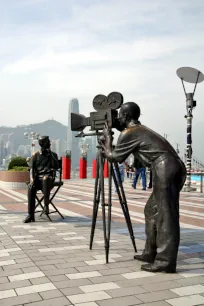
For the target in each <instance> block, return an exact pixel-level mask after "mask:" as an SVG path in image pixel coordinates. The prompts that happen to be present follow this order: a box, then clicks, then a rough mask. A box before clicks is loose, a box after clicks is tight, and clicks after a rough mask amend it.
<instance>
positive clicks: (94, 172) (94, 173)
mask: <svg viewBox="0 0 204 306" xmlns="http://www.w3.org/2000/svg"><path fill="white" fill-rule="evenodd" d="M92 177H93V178H96V159H93V161H92Z"/></svg>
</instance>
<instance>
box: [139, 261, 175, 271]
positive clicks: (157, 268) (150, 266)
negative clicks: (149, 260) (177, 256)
mask: <svg viewBox="0 0 204 306" xmlns="http://www.w3.org/2000/svg"><path fill="white" fill-rule="evenodd" d="M141 270H143V271H147V272H154V273H155V272H166V273H176V267H175V266H168V267H167V266H164V265H159V264H156V263H154V264H146V265H142V266H141Z"/></svg>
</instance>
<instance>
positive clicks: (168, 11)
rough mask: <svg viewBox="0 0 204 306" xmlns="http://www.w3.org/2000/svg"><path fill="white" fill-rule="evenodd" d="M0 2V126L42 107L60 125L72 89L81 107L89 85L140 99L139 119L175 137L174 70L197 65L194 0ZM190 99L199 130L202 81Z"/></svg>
mask: <svg viewBox="0 0 204 306" xmlns="http://www.w3.org/2000/svg"><path fill="white" fill-rule="evenodd" d="M0 10H1V20H0V26H1V32H0V39H1V48H0V100H1V106H0V125H1V126H2V125H6V126H16V125H21V124H29V123H31V122H42V121H45V120H48V119H49V118H52V117H53V118H54V119H55V120H57V121H59V122H62V123H63V124H65V125H67V112H68V103H69V100H70V99H72V98H73V97H77V99H78V100H79V104H80V112H81V113H83V114H84V115H87V116H88V114H89V113H90V111H92V110H93V108H92V100H93V98H94V96H95V95H96V94H98V93H103V94H108V93H110V92H111V91H120V92H121V93H122V94H123V96H124V100H125V101H135V102H137V103H138V104H139V105H140V107H141V111H142V114H143V115H142V116H141V122H142V123H144V124H145V125H147V126H149V127H150V128H152V129H154V130H156V131H157V132H159V133H160V134H161V135H163V134H164V133H165V134H167V135H168V139H169V140H170V141H171V142H174V143H176V142H177V143H180V144H181V145H182V146H183V147H184V146H185V142H186V120H185V119H184V115H185V113H186V109H185V96H184V93H183V89H182V86H181V82H180V80H179V79H178V77H177V76H176V70H177V68H179V67H181V66H192V67H195V68H197V69H200V70H201V71H202V72H203V73H204V64H203V63H204V53H203V50H204V41H203V39H202V37H203V32H204V22H203V20H204V1H203V0H194V1H191V0H165V1H163V0H126V1H125V2H124V1H122V0H103V1H100V0H59V1H55V0H9V1H3V0H1V1H0ZM192 88H193V87H192V86H191V85H190V84H187V90H188V91H191V90H192ZM195 99H196V100H197V107H196V109H195V110H194V113H193V115H194V118H193V125H199V127H200V128H199V129H198V130H199V131H201V132H202V131H204V119H203V114H204V83H201V84H199V85H198V87H197V91H196V95H195ZM193 133H194V129H193ZM194 137H195V138H194ZM199 138H200V136H199V135H194V134H193V140H194V139H199ZM196 150H197V151H200V152H204V143H203V142H202V141H200V142H199V143H197V146H196ZM196 155H197V153H196Z"/></svg>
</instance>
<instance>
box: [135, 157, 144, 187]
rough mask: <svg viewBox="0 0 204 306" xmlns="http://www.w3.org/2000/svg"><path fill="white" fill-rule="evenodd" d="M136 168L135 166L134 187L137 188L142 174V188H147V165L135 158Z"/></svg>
mask: <svg viewBox="0 0 204 306" xmlns="http://www.w3.org/2000/svg"><path fill="white" fill-rule="evenodd" d="M134 168H135V177H134V181H133V184H132V187H133V188H134V189H136V186H137V181H138V178H139V176H140V175H141V178H142V190H146V187H147V179H146V167H145V166H144V165H143V164H142V163H141V162H140V161H139V160H138V159H136V158H135V160H134Z"/></svg>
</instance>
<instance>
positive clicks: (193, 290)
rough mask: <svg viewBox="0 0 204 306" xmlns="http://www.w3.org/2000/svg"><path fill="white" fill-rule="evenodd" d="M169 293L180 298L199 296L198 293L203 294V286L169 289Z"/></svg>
mask: <svg viewBox="0 0 204 306" xmlns="http://www.w3.org/2000/svg"><path fill="white" fill-rule="evenodd" d="M170 291H172V292H174V293H176V294H178V295H180V296H185V295H193V294H200V293H204V286H202V285H193V286H186V287H182V288H175V289H170Z"/></svg>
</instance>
